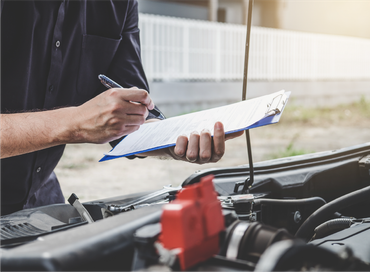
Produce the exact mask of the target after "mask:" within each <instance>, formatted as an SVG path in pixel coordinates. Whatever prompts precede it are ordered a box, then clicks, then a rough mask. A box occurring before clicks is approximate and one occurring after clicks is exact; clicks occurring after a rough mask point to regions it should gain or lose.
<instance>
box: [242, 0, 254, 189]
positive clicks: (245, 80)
mask: <svg viewBox="0 0 370 272" xmlns="http://www.w3.org/2000/svg"><path fill="white" fill-rule="evenodd" d="M253 2H254V0H249V1H248V18H247V19H248V20H247V38H246V41H245V58H244V76H243V97H242V100H246V99H247V84H248V63H249V45H250V37H251V25H252V9H253ZM245 136H246V140H247V150H248V162H249V176H250V180H249V182H247V180H246V181H245V183H244V187H243V193H245V192H246V191H248V188H249V187H250V186H251V185H252V184H253V182H254V168H253V159H252V148H251V140H250V135H249V130H246V131H245Z"/></svg>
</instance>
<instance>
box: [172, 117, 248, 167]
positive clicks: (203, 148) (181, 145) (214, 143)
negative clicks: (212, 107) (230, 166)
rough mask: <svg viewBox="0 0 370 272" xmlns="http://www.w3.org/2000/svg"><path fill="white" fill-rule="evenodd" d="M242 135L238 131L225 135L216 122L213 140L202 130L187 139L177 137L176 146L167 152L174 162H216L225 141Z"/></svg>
mask: <svg viewBox="0 0 370 272" xmlns="http://www.w3.org/2000/svg"><path fill="white" fill-rule="evenodd" d="M242 134H243V131H239V132H235V133H231V134H228V135H225V131H224V127H223V124H222V123H221V122H216V123H215V126H214V136H213V138H212V137H211V132H210V131H209V130H203V131H202V132H201V133H200V134H199V133H197V132H193V133H192V134H191V135H190V136H189V138H188V137H187V136H179V137H178V138H177V141H176V146H175V147H170V148H169V149H168V151H169V153H170V155H171V156H172V157H173V158H174V159H176V160H183V161H188V162H191V163H198V164H203V163H209V162H217V161H219V160H220V159H221V158H222V156H223V155H224V153H225V141H226V140H229V139H233V138H236V137H239V136H241V135H242Z"/></svg>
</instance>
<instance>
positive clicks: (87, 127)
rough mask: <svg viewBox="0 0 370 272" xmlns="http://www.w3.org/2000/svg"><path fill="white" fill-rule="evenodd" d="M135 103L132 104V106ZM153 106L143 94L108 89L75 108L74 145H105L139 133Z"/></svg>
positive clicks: (141, 92) (144, 92)
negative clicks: (77, 143) (75, 143)
mask: <svg viewBox="0 0 370 272" xmlns="http://www.w3.org/2000/svg"><path fill="white" fill-rule="evenodd" d="M133 101H135V102H133ZM153 108H154V103H153V101H152V100H151V98H150V96H149V94H148V93H147V92H146V91H145V90H141V89H137V88H135V87H134V88H131V89H117V88H113V89H109V90H107V91H105V92H104V93H101V94H100V95H98V96H96V97H95V98H93V99H91V100H89V101H87V102H86V103H85V104H83V105H81V106H79V107H77V108H75V111H76V120H75V122H76V127H75V128H73V129H74V131H75V133H76V134H75V135H74V136H75V137H76V141H77V142H88V143H106V142H109V141H112V140H115V139H118V138H119V137H121V136H123V135H127V134H130V133H132V132H134V131H136V130H138V129H139V127H140V125H142V124H143V123H144V122H145V119H146V117H147V116H148V109H149V110H151V109H153Z"/></svg>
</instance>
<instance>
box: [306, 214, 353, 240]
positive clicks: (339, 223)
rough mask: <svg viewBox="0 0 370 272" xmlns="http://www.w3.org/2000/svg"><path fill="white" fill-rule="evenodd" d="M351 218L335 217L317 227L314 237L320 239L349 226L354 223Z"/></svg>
mask: <svg viewBox="0 0 370 272" xmlns="http://www.w3.org/2000/svg"><path fill="white" fill-rule="evenodd" d="M352 221H353V220H352V219H351V218H335V219H332V220H329V221H326V222H325V223H322V224H321V225H319V226H317V227H316V228H315V235H314V237H313V238H312V239H320V238H323V237H326V236H328V235H330V234H333V233H335V232H338V231H341V230H344V229H346V228H349V227H350V226H351V225H352Z"/></svg>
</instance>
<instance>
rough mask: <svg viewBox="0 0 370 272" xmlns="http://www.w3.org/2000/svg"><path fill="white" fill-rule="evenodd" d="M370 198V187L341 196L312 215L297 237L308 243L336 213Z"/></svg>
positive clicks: (299, 230)
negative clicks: (317, 227)
mask: <svg viewBox="0 0 370 272" xmlns="http://www.w3.org/2000/svg"><path fill="white" fill-rule="evenodd" d="M369 198H370V186H368V187H365V188H362V189H360V190H357V191H354V192H352V193H349V194H346V195H344V196H341V197H339V198H337V199H334V200H333V201H331V202H329V203H327V204H325V205H324V206H322V207H320V208H319V209H318V210H316V211H315V212H314V213H313V214H311V215H310V216H309V217H308V218H307V219H306V221H304V222H303V224H302V225H301V227H300V228H299V229H298V231H297V232H296V234H295V236H296V237H298V238H302V239H305V240H306V241H308V240H309V239H310V238H311V237H312V236H313V234H314V229H315V228H316V226H318V225H320V224H322V223H324V222H325V221H327V220H328V219H329V218H330V216H332V215H333V214H334V213H335V212H336V211H339V210H341V209H344V208H347V207H350V206H352V205H355V204H358V203H360V202H362V201H364V200H368V199H369Z"/></svg>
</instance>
